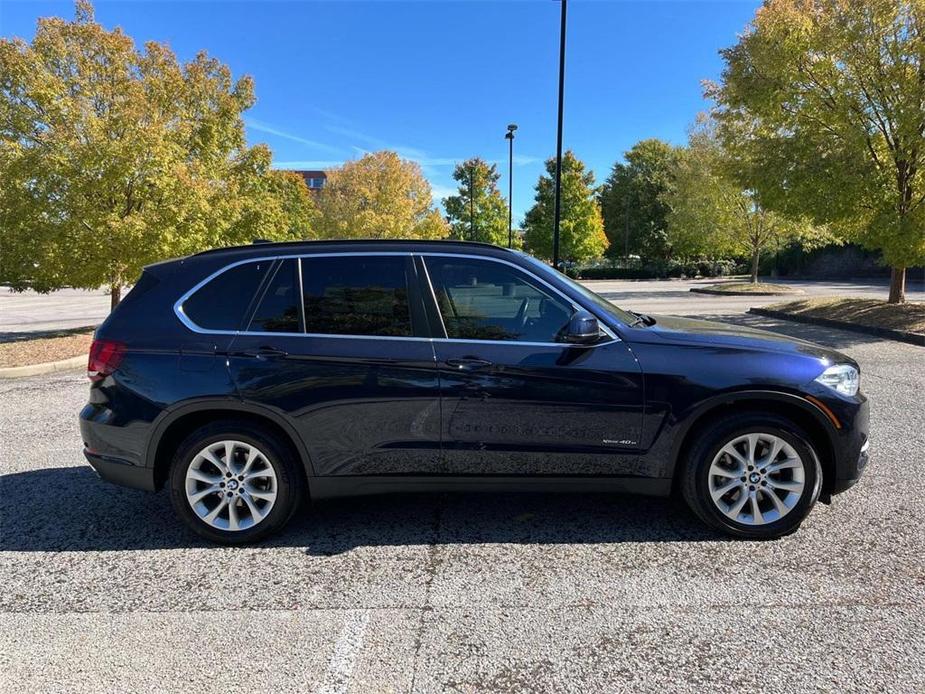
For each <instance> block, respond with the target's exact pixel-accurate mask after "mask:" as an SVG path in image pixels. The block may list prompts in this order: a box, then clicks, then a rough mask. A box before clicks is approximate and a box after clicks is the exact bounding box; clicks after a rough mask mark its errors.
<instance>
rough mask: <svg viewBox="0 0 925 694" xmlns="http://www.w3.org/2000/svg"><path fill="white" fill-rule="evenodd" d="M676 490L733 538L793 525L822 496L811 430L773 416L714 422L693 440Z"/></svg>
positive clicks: (772, 534) (773, 533) (779, 532)
mask: <svg viewBox="0 0 925 694" xmlns="http://www.w3.org/2000/svg"><path fill="white" fill-rule="evenodd" d="M682 474H683V478H682V480H681V490H682V493H683V495H684V498H685V500H686V501H687V504H688V506H690V508H691V510H692V511H693V512H694V514H695V515H697V516H698V517H699V518H701V519H702V520H703V521H704V522H706V523H707V524H708V525H711V526H713V527H714V528H717V529H718V530H722V531H723V532H725V533H727V534H730V535H734V536H737V537H748V538H755V539H770V538H776V537H781V536H783V535H787V534H789V533H792V532H793V531H795V530H796V529H797V528H798V527H799V526H800V524H801V523H802V522H803V520H804V519H805V518H806V516H807V515H808V514H809V512H810V511H811V510H812V507H813V505H814V504H815V503H816V500H817V499H818V498H819V492H820V490H821V488H822V469H821V466H820V464H819V457H818V456H817V454H816V452H815V450H814V449H813V446H812V444H811V443H810V439H809V437H808V436H807V435H806V434H805V433H804V432H802V431H801V430H800V429H799V427H797V426H796V425H795V424H794V423H793V422H790V421H788V420H786V419H782V418H779V417H777V416H773V415H759V414H755V415H742V416H739V417H734V418H730V419H726V420H720V421H717V422H714V423H713V424H712V425H710V426H709V427H708V428H707V429H705V430H704V431H703V432H702V433H701V435H700V436H699V437H698V438H697V440H696V441H695V442H694V445H693V447H692V448H691V450H690V452H689V454H688V456H687V462H686V465H685V468H684V470H683V472H682Z"/></svg>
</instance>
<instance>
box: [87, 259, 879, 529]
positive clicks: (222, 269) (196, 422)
mask: <svg viewBox="0 0 925 694" xmlns="http://www.w3.org/2000/svg"><path fill="white" fill-rule="evenodd" d="M88 369H89V376H90V380H91V381H92V385H91V386H90V401H89V403H88V404H87V406H86V407H85V408H84V409H83V411H82V412H81V413H80V424H81V431H82V434H83V440H84V442H85V454H86V457H87V459H88V460H89V461H90V464H91V465H92V466H93V467H94V468H96V470H97V471H98V472H99V474H100V476H102V477H103V478H105V479H107V480H110V481H113V482H116V483H119V484H123V485H127V486H131V487H138V488H141V489H148V490H156V489H159V488H161V487H162V486H164V485H167V486H168V487H169V488H170V493H171V498H172V500H173V504H174V507H175V509H176V511H177V512H178V513H179V515H180V517H181V518H183V520H184V521H186V522H187V523H188V524H189V525H190V526H191V527H192V528H193V529H194V530H195V531H196V532H198V533H199V534H201V535H203V536H205V537H207V538H209V539H211V540H214V541H217V542H226V543H242V542H251V541H254V540H257V539H260V538H263V537H265V536H266V535H268V534H270V533H272V532H274V531H277V530H279V529H280V528H282V527H283V525H285V523H286V522H287V520H288V519H289V518H290V517H291V516H292V514H293V513H294V512H295V510H296V508H297V507H298V505H299V502H300V501H302V500H303V499H306V498H311V499H318V498H325V497H334V496H341V495H355V494H368V493H380V492H397V491H402V492H407V491H437V490H439V491H448V490H542V491H560V490H561V491H581V492H591V491H593V492H602V491H614V492H632V493H641V494H651V495H668V494H671V493H673V492H675V493H678V494H680V495H681V496H683V497H684V499H685V500H686V501H687V503H688V505H689V506H690V508H691V509H692V510H693V512H694V513H695V514H696V515H697V516H698V517H700V518H701V519H702V520H703V521H705V522H706V523H708V524H709V525H711V526H713V527H714V528H717V529H720V530H722V531H725V532H727V533H730V534H732V535H736V536H740V537H753V538H767V537H778V536H781V535H784V534H786V533H789V532H792V531H793V530H795V529H796V528H797V527H798V526H799V525H800V523H801V522H802V520H803V519H804V518H805V517H806V515H807V514H808V513H809V511H810V509H811V508H812V506H813V504H814V503H815V502H816V501H817V500H818V499H819V498H820V497H821V498H822V499H823V500H828V498H829V497H830V496H831V495H832V494H836V493H838V492H841V491H844V490H845V489H847V488H848V487H850V486H851V485H852V484H854V483H855V482H856V481H857V479H858V477H859V476H860V474H861V471H862V470H863V468H864V466H865V464H866V462H867V450H868V440H867V435H868V404H867V399H866V398H865V397H864V396H863V395H861V393H860V392H859V390H858V378H859V372H858V366H857V364H856V363H855V362H854V361H853V360H851V359H850V358H848V357H846V356H844V355H843V354H839V353H838V352H834V351H832V350H829V349H824V348H822V347H819V346H816V345H813V344H810V343H807V342H800V341H796V340H791V339H786V338H783V337H781V336H779V335H776V334H772V333H768V332H762V331H758V330H750V329H746V328H739V327H732V326H729V325H723V324H719V323H709V322H703V321H697V320H687V319H681V318H673V317H669V316H657V317H651V316H646V315H641V314H636V313H631V312H627V311H624V310H621V309H620V308H617V307H616V306H614V305H613V304H611V303H609V302H607V301H605V300H604V299H602V298H601V297H599V296H597V295H596V294H594V293H592V292H590V291H588V290H587V289H585V288H584V287H582V286H581V285H579V284H577V283H575V282H573V281H571V280H569V279H568V278H567V277H564V276H563V275H561V274H559V273H558V272H556V271H554V270H553V269H551V268H550V267H548V266H547V265H544V264H542V263H540V262H538V261H536V260H534V259H533V258H531V257H529V256H527V255H525V254H523V253H518V252H515V251H509V250H504V249H501V248H496V247H493V246H487V245H482V244H475V243H462V242H450V241H438V242H412V241H352V242H351V241H338V242H301V243H287V244H268V243H257V244H254V245H252V246H248V247H240V248H228V249H222V250H216V251H209V252H206V253H201V254H199V255H194V256H191V257H188V258H182V259H179V260H172V261H167V262H163V263H159V264H156V265H152V266H150V267H148V268H146V269H145V271H144V273H143V274H142V276H141V278H140V279H139V280H138V282H137V284H136V285H135V287H134V289H132V291H131V292H130V293H129V294H128V296H127V297H126V298H125V300H124V301H123V302H122V303H121V304H120V305H119V306H118V308H117V309H116V310H115V311H114V312H113V313H112V315H111V316H110V317H109V318H108V319H107V320H106V321H105V322H104V323H103V324H102V325H101V326H100V327H99V329H98V330H97V333H96V340H95V341H94V343H93V347H92V350H91V354H90V361H89V367H88Z"/></svg>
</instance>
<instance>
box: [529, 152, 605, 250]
mask: <svg viewBox="0 0 925 694" xmlns="http://www.w3.org/2000/svg"><path fill="white" fill-rule="evenodd" d="M546 174H547V175H545V176H540V180H539V181H538V182H537V184H536V202H535V203H534V205H533V207H532V208H530V210H529V211H528V212H527V215H526V217H525V218H524V244H525V246H526V247H527V249H529V251H530V252H531V253H533V254H534V255H536V256H538V257H541V258H546V259H549V258H552V253H553V227H554V226H555V177H556V160H555V159H554V158H550V159H547V160H546ZM605 250H607V237H606V236H605V235H604V222H603V220H602V219H601V208H600V206H599V204H598V201H597V197H596V195H595V189H594V173H593V172H591V171H585V165H584V163H583V162H582V161H581V160H580V159H578V158H577V157H576V156H575V155H574V154H573V153H572V152H571V150H570V151H568V152H566V153H565V154H564V155H563V156H562V197H561V219H560V226H559V256H560V257H561V258H563V259H565V260H573V261H576V262H583V261H586V260H590V259H592V258H597V257H600V256H601V254H603V253H604V251H605Z"/></svg>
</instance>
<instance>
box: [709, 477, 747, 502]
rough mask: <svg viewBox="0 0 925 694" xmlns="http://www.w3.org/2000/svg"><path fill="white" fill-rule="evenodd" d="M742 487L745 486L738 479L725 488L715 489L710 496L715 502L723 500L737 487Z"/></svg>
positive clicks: (728, 483) (731, 481)
mask: <svg viewBox="0 0 925 694" xmlns="http://www.w3.org/2000/svg"><path fill="white" fill-rule="evenodd" d="M742 486H743V485H742V483H741V482H740V481H739V480H738V479H733V480H730V481H729V482H727V483H726V484H724V485H723V486H721V487H717V488H716V489H713V490H712V491H711V492H710V494H711V495H712V496H713V500H714V501H716V500H718V499H720V498H722V497H723V496H725V495H726V494H728V493H729V492H731V491H732V490H733V489H735V488H736V487H742Z"/></svg>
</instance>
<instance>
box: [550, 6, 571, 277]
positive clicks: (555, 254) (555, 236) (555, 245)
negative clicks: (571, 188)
mask: <svg viewBox="0 0 925 694" xmlns="http://www.w3.org/2000/svg"><path fill="white" fill-rule="evenodd" d="M559 2H561V3H562V16H561V19H560V20H559V123H558V128H557V132H556V207H555V224H554V226H553V231H552V266H553V267H554V268H555V269H557V270H558V269H559V221H560V219H561V217H562V106H563V99H564V96H565V94H564V92H565V17H566V13H567V12H568V0H559Z"/></svg>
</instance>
